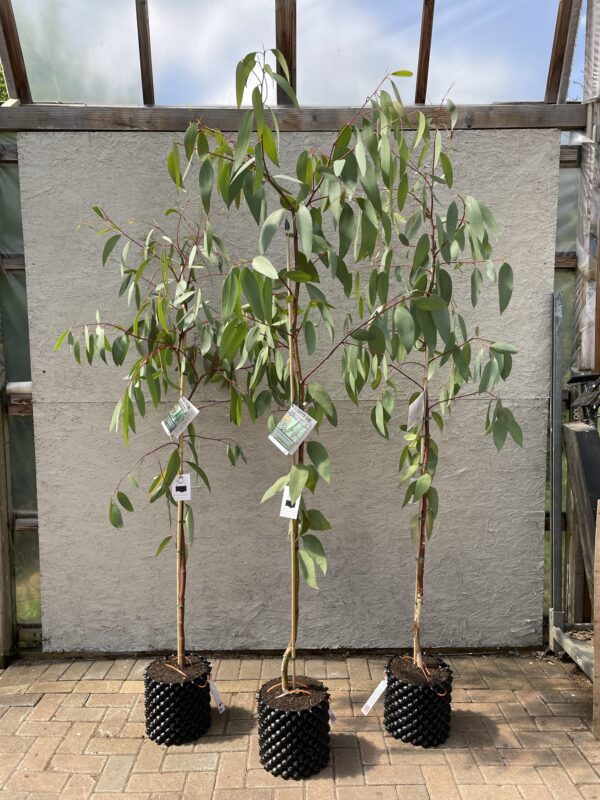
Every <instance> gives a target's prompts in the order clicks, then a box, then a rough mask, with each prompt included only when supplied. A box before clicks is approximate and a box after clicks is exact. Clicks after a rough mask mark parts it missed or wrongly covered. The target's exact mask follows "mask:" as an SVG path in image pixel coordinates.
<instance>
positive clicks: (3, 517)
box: [0, 314, 17, 668]
mask: <svg viewBox="0 0 600 800" xmlns="http://www.w3.org/2000/svg"><path fill="white" fill-rule="evenodd" d="M9 469H10V461H9V453H8V415H7V408H6V371H5V362H4V347H3V335H2V315H1V314H0V668H4V667H6V666H7V665H8V663H9V662H10V660H11V659H12V658H13V657H14V655H15V652H16V641H17V635H16V634H17V629H16V615H15V593H14V589H15V584H14V572H13V560H12V526H11V516H12V514H11V501H10V471H9Z"/></svg>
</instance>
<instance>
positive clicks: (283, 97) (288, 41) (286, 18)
mask: <svg viewBox="0 0 600 800" xmlns="http://www.w3.org/2000/svg"><path fill="white" fill-rule="evenodd" d="M275 42H276V46H277V49H278V50H281V52H282V53H283V57H284V58H285V60H286V63H287V65H288V68H289V71H290V83H291V85H292V89H293V90H294V91H296V0H275ZM277 72H279V73H281V69H280V68H279V65H277ZM277 105H279V106H289V105H291V100H290V98H289V97H288V96H287V94H286V93H285V92H284V91H283V90H282V89H280V87H279V86H278V87H277Z"/></svg>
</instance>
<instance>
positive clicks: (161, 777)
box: [126, 772, 186, 792]
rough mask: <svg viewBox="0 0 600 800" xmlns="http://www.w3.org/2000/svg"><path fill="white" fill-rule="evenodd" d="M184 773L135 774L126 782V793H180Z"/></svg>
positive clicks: (184, 776) (183, 781)
mask: <svg viewBox="0 0 600 800" xmlns="http://www.w3.org/2000/svg"><path fill="white" fill-rule="evenodd" d="M185 778H186V775H185V773H184V772H136V773H134V774H133V775H131V777H130V778H129V780H128V781H127V787H126V791H127V792H181V791H182V790H183V784H184V783H185Z"/></svg>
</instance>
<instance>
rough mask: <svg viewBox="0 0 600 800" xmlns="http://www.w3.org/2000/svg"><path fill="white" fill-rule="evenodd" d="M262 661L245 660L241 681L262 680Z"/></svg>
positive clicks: (254, 659) (240, 675)
mask: <svg viewBox="0 0 600 800" xmlns="http://www.w3.org/2000/svg"><path fill="white" fill-rule="evenodd" d="M261 667H262V661H261V659H260V658H244V659H242V664H241V666H240V674H239V678H240V680H249V679H251V680H254V679H258V678H260V673H261Z"/></svg>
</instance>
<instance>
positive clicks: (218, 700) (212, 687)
mask: <svg viewBox="0 0 600 800" xmlns="http://www.w3.org/2000/svg"><path fill="white" fill-rule="evenodd" d="M208 685H209V686H210V693H211V694H212V696H213V699H214V701H215V705H216V706H217V711H218V712H219V714H222V713H223V712H224V711H225V704H224V703H223V700H222V698H221V693H220V692H219V690H218V689H217V684H216V683H215V682H214V681H213V680H212V678H209V679H208Z"/></svg>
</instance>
